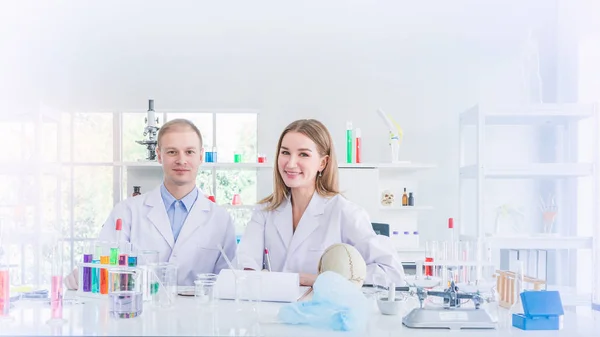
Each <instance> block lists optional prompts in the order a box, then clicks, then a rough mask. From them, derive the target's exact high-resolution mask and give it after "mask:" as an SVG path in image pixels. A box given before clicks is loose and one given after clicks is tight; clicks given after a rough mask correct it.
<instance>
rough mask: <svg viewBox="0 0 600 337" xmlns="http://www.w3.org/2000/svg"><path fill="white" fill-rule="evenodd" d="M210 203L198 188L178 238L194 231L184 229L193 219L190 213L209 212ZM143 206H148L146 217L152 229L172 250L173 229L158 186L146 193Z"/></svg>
mask: <svg viewBox="0 0 600 337" xmlns="http://www.w3.org/2000/svg"><path fill="white" fill-rule="evenodd" d="M196 188H198V187H196ZM211 202H212V201H210V200H208V198H206V197H205V196H204V193H203V192H202V190H200V189H199V188H198V199H196V202H195V203H194V206H192V209H190V210H189V214H188V217H187V218H186V220H185V223H184V225H183V228H182V229H181V233H179V236H180V237H181V236H182V234H186V233H190V231H193V230H195V228H186V227H190V226H191V225H188V224H187V223H188V219H190V218H193V217H194V215H193V214H192V213H196V212H197V211H200V212H207V211H210V206H211V205H210V204H211ZM144 204H145V205H146V206H150V210H149V211H148V215H147V216H148V219H149V220H150V222H152V224H154V227H156V229H157V230H158V231H159V232H160V234H161V235H162V236H163V237H164V239H165V240H166V241H167V243H168V244H169V246H171V248H173V247H174V246H175V238H174V237H173V229H172V228H171V223H170V221H169V216H168V215H167V211H166V209H165V204H164V202H163V200H162V195H161V193H160V185H159V186H157V187H156V188H154V189H153V190H152V191H151V192H150V193H148V196H147V197H146V200H145V201H144ZM193 225H194V226H196V227H198V226H200V225H201V224H200V223H196V222H193ZM185 237H186V235H184V236H183V238H185ZM183 238H182V239H183ZM179 241H181V240H178V242H179Z"/></svg>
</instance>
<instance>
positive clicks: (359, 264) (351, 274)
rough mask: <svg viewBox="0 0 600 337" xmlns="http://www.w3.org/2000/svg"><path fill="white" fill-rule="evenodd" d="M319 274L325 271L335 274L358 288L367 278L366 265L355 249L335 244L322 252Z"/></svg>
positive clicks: (342, 244)
mask: <svg viewBox="0 0 600 337" xmlns="http://www.w3.org/2000/svg"><path fill="white" fill-rule="evenodd" d="M318 269H319V274H321V273H323V272H326V271H333V272H336V273H338V274H340V275H342V276H344V277H345V278H347V279H348V280H349V281H350V282H352V283H354V284H355V285H356V286H358V287H359V288H360V287H362V286H363V283H364V282H365V278H366V277H367V264H366V263H365V259H363V257H362V255H360V253H359V252H358V250H356V248H354V247H352V246H350V245H348V244H345V243H336V244H333V245H331V246H329V248H327V249H326V250H325V252H323V255H321V259H320V260H319V268H318Z"/></svg>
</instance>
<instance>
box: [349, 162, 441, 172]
mask: <svg viewBox="0 0 600 337" xmlns="http://www.w3.org/2000/svg"><path fill="white" fill-rule="evenodd" d="M338 167H339V168H341V169H345V168H349V169H380V170H405V171H416V170H425V169H432V168H435V165H432V164H422V163H411V162H399V163H351V164H348V163H338Z"/></svg>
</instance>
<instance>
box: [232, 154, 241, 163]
mask: <svg viewBox="0 0 600 337" xmlns="http://www.w3.org/2000/svg"><path fill="white" fill-rule="evenodd" d="M233 162H234V163H241V162H242V154H241V153H239V152H235V153H234V154H233Z"/></svg>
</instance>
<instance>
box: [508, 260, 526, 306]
mask: <svg viewBox="0 0 600 337" xmlns="http://www.w3.org/2000/svg"><path fill="white" fill-rule="evenodd" d="M524 279H525V266H524V264H523V261H517V270H516V272H515V279H514V284H513V287H512V292H513V304H512V305H511V306H510V309H509V311H510V313H511V314H519V313H521V314H522V313H523V302H522V301H521V293H522V292H523V291H525V289H524V286H525V280H524Z"/></svg>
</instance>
